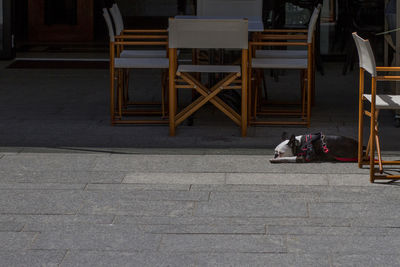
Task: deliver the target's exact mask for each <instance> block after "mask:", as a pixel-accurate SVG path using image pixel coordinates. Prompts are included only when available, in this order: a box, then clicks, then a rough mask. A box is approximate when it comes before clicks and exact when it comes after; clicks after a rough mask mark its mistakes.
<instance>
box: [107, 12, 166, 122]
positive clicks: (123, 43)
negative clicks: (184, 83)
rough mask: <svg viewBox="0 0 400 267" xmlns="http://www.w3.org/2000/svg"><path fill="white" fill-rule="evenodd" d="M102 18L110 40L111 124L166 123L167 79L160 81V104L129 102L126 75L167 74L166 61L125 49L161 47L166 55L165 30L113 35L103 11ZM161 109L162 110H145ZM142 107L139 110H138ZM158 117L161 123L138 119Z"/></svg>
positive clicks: (111, 25) (141, 52) (154, 120)
mask: <svg viewBox="0 0 400 267" xmlns="http://www.w3.org/2000/svg"><path fill="white" fill-rule="evenodd" d="M103 16H104V19H105V21H106V24H107V28H108V32H109V37H110V112H111V123H112V124H143V123H144V124H158V123H167V120H165V119H163V118H165V117H166V105H165V96H166V92H167V90H166V87H167V82H166V81H167V75H166V71H165V72H164V74H163V78H162V81H161V103H154V102H133V101H129V99H128V97H127V94H128V90H127V89H128V75H127V72H128V71H129V70H130V69H161V70H167V69H168V66H169V62H168V61H169V59H168V58H167V57H165V55H164V56H163V57H158V56H155V55H153V54H151V51H152V50H139V49H138V50H127V49H126V48H127V47H147V46H150V47H163V49H164V51H165V53H166V47H167V46H168V41H167V38H168V35H167V34H166V30H132V31H130V34H126V35H124V34H122V35H115V34H114V28H113V24H112V21H111V18H110V15H109V14H108V11H107V10H106V9H103ZM153 105H161V109H157V110H155V109H151V108H145V107H146V106H147V107H148V106H150V107H151V106H153ZM138 106H139V107H142V108H141V109H140V108H139V109H138V108H137V107H138ZM132 107H133V108H132ZM127 115H135V116H136V117H137V118H136V119H126V117H125V116H127ZM147 115H159V116H160V117H161V119H160V120H156V119H142V118H140V119H139V118H138V117H139V116H147Z"/></svg>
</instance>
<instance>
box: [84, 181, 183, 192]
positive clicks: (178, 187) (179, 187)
mask: <svg viewBox="0 0 400 267" xmlns="http://www.w3.org/2000/svg"><path fill="white" fill-rule="evenodd" d="M189 189H190V184H128V183H124V184H88V185H87V187H86V190H104V191H125V190H126V191H134V190H170V191H189Z"/></svg>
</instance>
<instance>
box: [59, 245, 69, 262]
mask: <svg viewBox="0 0 400 267" xmlns="http://www.w3.org/2000/svg"><path fill="white" fill-rule="evenodd" d="M68 254H69V249H67V250H66V251H65V253H64V256H63V257H62V259H61V261H60V263H59V264H58V265H57V266H61V264H62V263H63V261H64V259H65V258H66V257H67V255H68Z"/></svg>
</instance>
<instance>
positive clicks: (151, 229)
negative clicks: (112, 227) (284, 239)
mask: <svg viewBox="0 0 400 267" xmlns="http://www.w3.org/2000/svg"><path fill="white" fill-rule="evenodd" d="M145 229H146V230H145V231H146V232H147V233H152V234H265V225H262V224H258V225H257V224H242V225H240V224H237V225H234V224H181V225H178V224H175V225H171V224H168V225H147V226H146V227H145Z"/></svg>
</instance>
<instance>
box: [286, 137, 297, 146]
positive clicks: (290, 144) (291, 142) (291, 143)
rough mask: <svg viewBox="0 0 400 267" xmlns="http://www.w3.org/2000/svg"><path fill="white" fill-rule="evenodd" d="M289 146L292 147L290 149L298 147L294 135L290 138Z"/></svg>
mask: <svg viewBox="0 0 400 267" xmlns="http://www.w3.org/2000/svg"><path fill="white" fill-rule="evenodd" d="M288 146H290V147H294V146H296V136H295V135H294V134H292V136H290V139H289V143H288Z"/></svg>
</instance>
